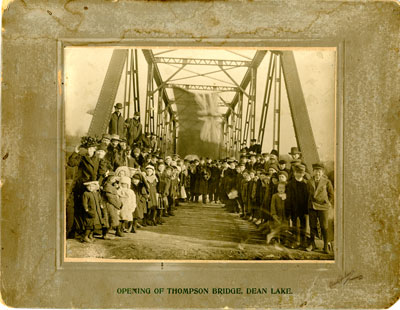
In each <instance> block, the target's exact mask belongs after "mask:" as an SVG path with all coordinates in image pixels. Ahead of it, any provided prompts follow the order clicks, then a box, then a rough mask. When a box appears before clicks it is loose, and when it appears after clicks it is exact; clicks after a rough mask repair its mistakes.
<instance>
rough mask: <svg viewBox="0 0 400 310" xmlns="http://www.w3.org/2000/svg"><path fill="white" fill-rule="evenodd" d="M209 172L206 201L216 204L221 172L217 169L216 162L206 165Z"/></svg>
mask: <svg viewBox="0 0 400 310" xmlns="http://www.w3.org/2000/svg"><path fill="white" fill-rule="evenodd" d="M208 168H209V169H210V172H211V177H210V180H209V181H208V199H210V202H215V203H216V202H217V200H218V193H219V181H220V177H221V170H220V169H219V168H218V166H217V163H216V161H214V162H212V163H211V164H210V165H208Z"/></svg>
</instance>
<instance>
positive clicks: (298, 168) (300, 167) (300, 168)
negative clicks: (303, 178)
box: [294, 164, 306, 172]
mask: <svg viewBox="0 0 400 310" xmlns="http://www.w3.org/2000/svg"><path fill="white" fill-rule="evenodd" d="M294 170H295V171H296V172H306V166H305V165H303V164H297V165H295V166H294Z"/></svg>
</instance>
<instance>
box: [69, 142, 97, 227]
mask: <svg viewBox="0 0 400 310" xmlns="http://www.w3.org/2000/svg"><path fill="white" fill-rule="evenodd" d="M95 151H96V144H95V142H94V139H93V141H91V142H90V143H88V144H86V145H84V146H81V145H79V146H77V147H76V148H75V152H74V153H72V155H71V156H70V157H69V159H68V162H67V164H68V166H70V167H78V171H77V174H76V175H75V182H74V188H73V189H72V191H73V193H74V231H75V232H77V233H78V234H82V233H83V232H84V227H85V225H84V215H85V213H84V210H83V208H82V195H83V193H84V192H85V189H86V187H85V186H84V185H83V184H84V183H86V182H89V181H97V180H98V177H99V175H98V170H99V164H100V159H99V158H98V157H97V156H95Z"/></svg>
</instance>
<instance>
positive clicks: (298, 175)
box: [285, 164, 309, 249]
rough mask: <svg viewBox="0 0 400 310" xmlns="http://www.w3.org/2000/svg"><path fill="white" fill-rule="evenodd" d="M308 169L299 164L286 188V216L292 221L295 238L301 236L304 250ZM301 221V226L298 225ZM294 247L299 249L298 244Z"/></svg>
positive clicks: (305, 241) (293, 245)
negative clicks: (306, 174) (305, 176)
mask: <svg viewBox="0 0 400 310" xmlns="http://www.w3.org/2000/svg"><path fill="white" fill-rule="evenodd" d="M305 172H306V167H305V165H303V164H298V165H296V166H295V167H294V177H293V178H292V179H291V180H290V181H289V182H288V184H287V187H286V195H287V198H286V206H285V207H286V215H287V217H288V218H289V219H291V221H292V224H291V228H292V231H293V233H294V234H295V236H297V237H298V236H300V245H299V247H300V248H302V249H306V247H307V240H306V221H307V218H306V215H308V202H309V201H308V199H309V192H308V185H307V181H306V180H305V179H304V175H305ZM297 220H299V224H300V226H299V227H298V225H297ZM292 247H298V245H297V244H292Z"/></svg>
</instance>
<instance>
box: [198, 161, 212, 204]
mask: <svg viewBox="0 0 400 310" xmlns="http://www.w3.org/2000/svg"><path fill="white" fill-rule="evenodd" d="M210 177H211V171H210V169H209V168H208V167H207V165H206V162H205V160H204V158H201V159H200V164H199V165H198V167H197V171H196V193H198V194H199V195H201V199H202V201H203V203H206V202H207V195H208V181H209V179H210Z"/></svg>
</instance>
